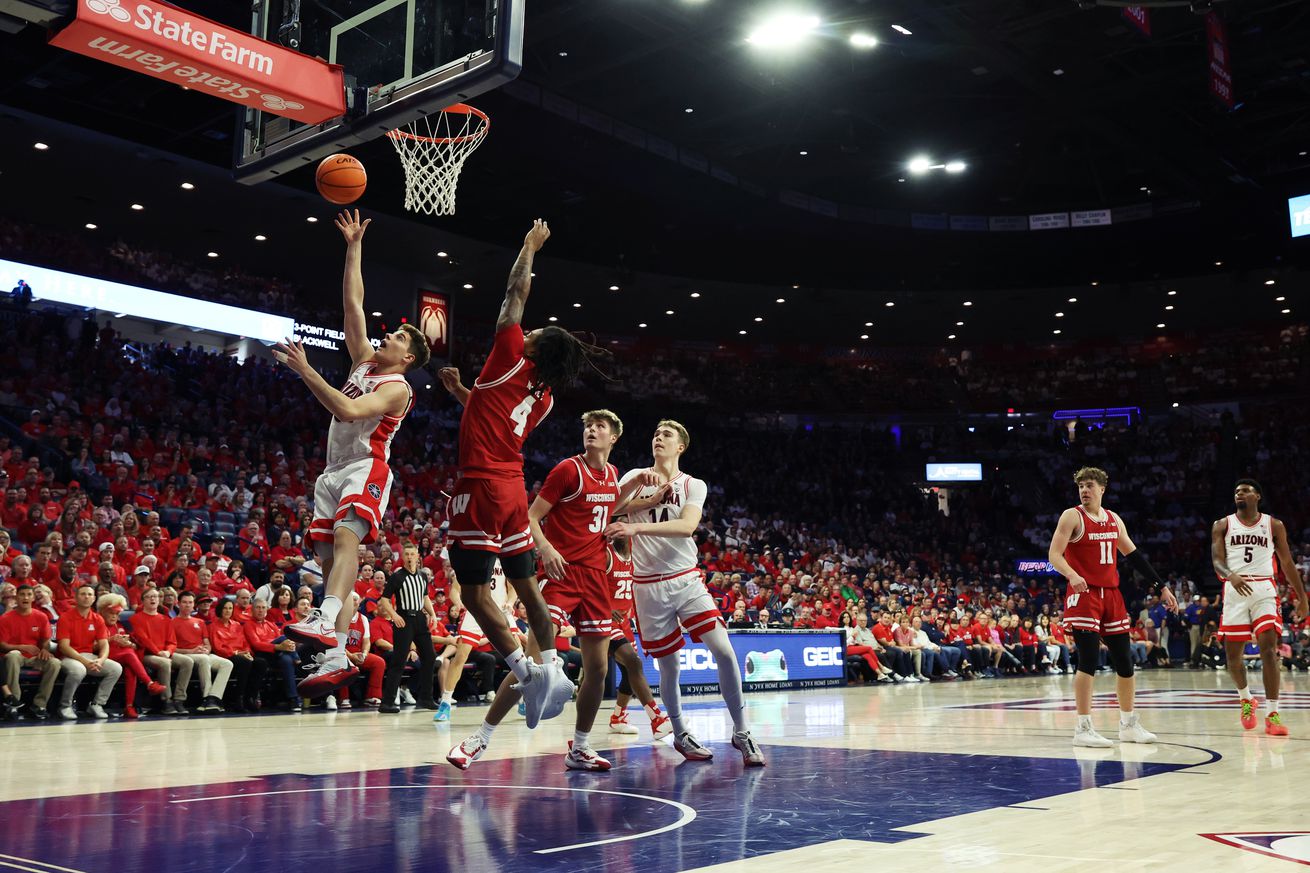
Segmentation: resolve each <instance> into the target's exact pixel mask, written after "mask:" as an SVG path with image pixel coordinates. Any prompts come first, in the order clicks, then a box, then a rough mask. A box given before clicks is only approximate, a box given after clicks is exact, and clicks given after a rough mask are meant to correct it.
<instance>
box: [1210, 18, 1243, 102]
mask: <svg viewBox="0 0 1310 873" xmlns="http://www.w3.org/2000/svg"><path fill="white" fill-rule="evenodd" d="M1205 37H1206V42H1207V43H1208V44H1209V47H1210V93H1211V94H1213V95H1214V97H1215V99H1217V100H1218V101H1219V102H1220V103H1222V104H1224V106H1226V107H1228V108H1229V109H1232V108H1233V105H1234V103H1235V102H1236V101H1235V100H1234V98H1233V67H1232V63H1231V60H1230V58H1229V56H1228V28H1227V27H1226V26H1224V20H1223V19H1222V18H1220V17H1219V13H1218V12H1207V13H1206V15H1205Z"/></svg>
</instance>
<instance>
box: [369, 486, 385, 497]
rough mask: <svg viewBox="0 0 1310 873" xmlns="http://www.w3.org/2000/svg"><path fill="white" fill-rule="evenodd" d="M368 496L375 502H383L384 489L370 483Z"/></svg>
mask: <svg viewBox="0 0 1310 873" xmlns="http://www.w3.org/2000/svg"><path fill="white" fill-rule="evenodd" d="M368 496H369V497H372V498H373V499H374V500H381V499H382V489H381V488H379V487H378V486H377V485H375V484H373V483H372V482H370V483H369V485H368Z"/></svg>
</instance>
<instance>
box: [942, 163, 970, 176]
mask: <svg viewBox="0 0 1310 873" xmlns="http://www.w3.org/2000/svg"><path fill="white" fill-rule="evenodd" d="M967 166H968V164H966V163H965V162H964V161H951V162H950V163H948V164H947V165H946V172H948V173H963V172H964V170H965V168H966V167H967Z"/></svg>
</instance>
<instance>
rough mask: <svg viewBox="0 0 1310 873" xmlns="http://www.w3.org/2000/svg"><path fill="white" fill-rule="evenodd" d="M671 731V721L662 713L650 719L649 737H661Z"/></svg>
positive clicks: (656, 738)
mask: <svg viewBox="0 0 1310 873" xmlns="http://www.w3.org/2000/svg"><path fill="white" fill-rule="evenodd" d="M671 733H673V721H672V719H670V718H669V717H668V716H667V715H665V714H664V713H662V712H661V713H660V714H659V715H657V716H655V717H654V718H652V719H651V720H650V735H651V739H655V740H658V739H662V738H664V737H667V736H668V735H669V734H671Z"/></svg>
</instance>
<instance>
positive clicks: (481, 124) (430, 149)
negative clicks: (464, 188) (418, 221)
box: [387, 103, 491, 215]
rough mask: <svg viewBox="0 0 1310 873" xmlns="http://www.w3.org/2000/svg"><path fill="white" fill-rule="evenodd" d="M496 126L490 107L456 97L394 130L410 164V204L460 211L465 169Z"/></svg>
mask: <svg viewBox="0 0 1310 873" xmlns="http://www.w3.org/2000/svg"><path fill="white" fill-rule="evenodd" d="M490 129H491V119H490V118H488V117H487V114H486V113H485V112H483V111H482V110H480V109H476V108H474V107H472V106H469V105H467V104H465V103H456V104H454V105H453V106H447V107H446V108H445V109H442V110H441V111H440V112H434V113H432V114H431V115H425V116H422V117H420V118H418V119H416V120H414V121H413V122H411V123H410V124H409V125H408V126H406V127H403V128H398V129H396V130H393V131H391V132H389V133H388V134H387V136H388V137H389V138H390V139H391V144H392V145H393V146H395V147H396V154H398V155H400V163H401V166H402V167H404V169H405V208H406V209H408V210H409V211H410V212H426V213H427V214H428V215H454V214H455V188H456V186H457V185H458V184H459V174H460V171H461V170H463V169H464V162H465V161H466V160H468V157H469V155H471V154H473V152H474V151H475V150H476V149H477V147H478V146H480V145H482V141H483V140H484V139H486V138H487V131H488V130H490Z"/></svg>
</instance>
